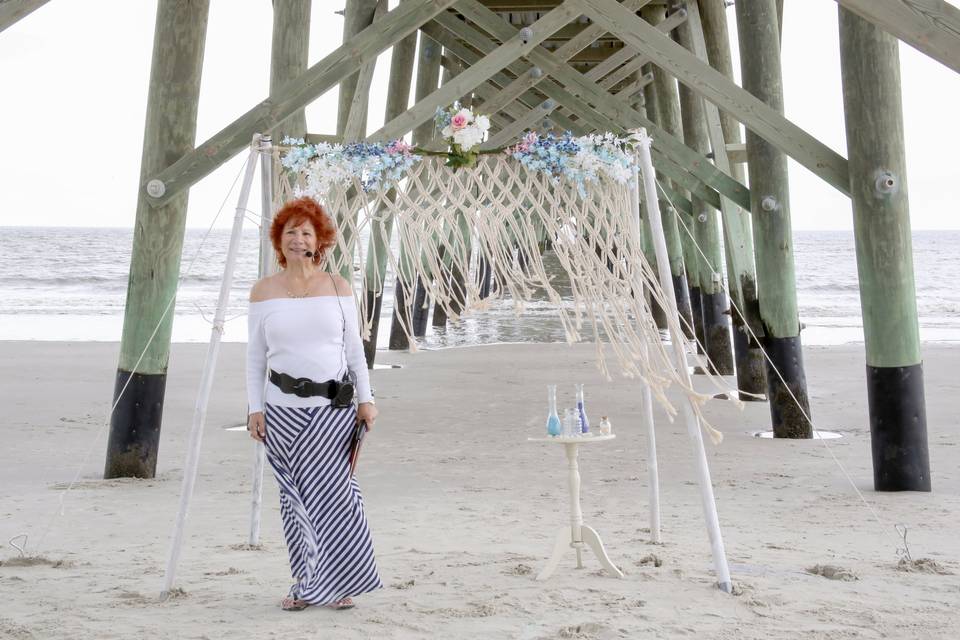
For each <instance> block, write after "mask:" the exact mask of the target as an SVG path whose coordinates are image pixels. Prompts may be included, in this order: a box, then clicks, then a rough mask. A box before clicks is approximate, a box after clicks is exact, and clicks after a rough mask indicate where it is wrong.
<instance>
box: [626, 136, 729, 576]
mask: <svg viewBox="0 0 960 640" xmlns="http://www.w3.org/2000/svg"><path fill="white" fill-rule="evenodd" d="M640 134H641V138H642V139H641V141H640V143H639V144H638V145H637V147H638V150H639V157H640V169H641V171H642V172H643V194H644V199H645V202H646V204H647V215H648V216H649V217H650V231H651V234H652V235H653V246H654V249H655V251H656V254H657V271H658V272H659V275H660V286H661V288H662V289H663V294H664V297H665V298H666V300H667V306H668V307H669V308H668V309H667V313H668V315H669V317H670V318H672V319H673V322H669V323H668V324H669V326H670V340H671V342H672V343H673V353H674V359H675V363H674V365H675V366H676V369H677V373H678V374H680V375H681V376H682V377H683V379H684V381H685V382H686V384H687V386H690V385H691V380H690V370H689V369H687V362H686V353H685V349H684V339H683V332H682V331H681V330H680V316H679V314H678V313H677V299H676V295H675V293H674V291H673V280H672V278H671V276H670V270H669V267H668V265H669V264H670V263H669V261H668V260H669V259H668V257H667V241H666V240H665V239H664V236H663V223H662V221H661V219H660V205H659V203H658V202H657V183H656V178H655V174H654V169H653V160H652V159H651V158H650V138H649V137H647V135H646V130H644V129H641V130H640ZM691 403H692V400H690V398H687V399H686V402H685V403H684V406H683V417H684V419H685V420H686V423H687V433H688V434H689V435H690V438H691V439H692V440H693V447H694V452H695V458H696V464H697V480H698V482H699V484H700V498H701V502H702V504H703V515H704V519H705V520H706V522H707V533H708V534H709V536H710V547H711V549H712V551H713V565H714V569H715V571H716V573H717V583H718V586H719V587H720V590H721V591H724V592H726V593H730V592H731V591H732V590H733V585H732V583H731V581H730V568H729V567H728V566H727V555H726V552H725V551H724V548H723V536H722V534H721V533H720V521H719V518H718V517H717V504H716V500H715V499H714V497H713V484H712V482H711V480H710V468H709V467H708V466H707V454H706V451H705V450H704V447H703V433H702V432H701V431H700V421H699V419H698V418H697V415H696V412H695V411H694V410H693V405H692V404H691Z"/></svg>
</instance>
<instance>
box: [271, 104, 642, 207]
mask: <svg viewBox="0 0 960 640" xmlns="http://www.w3.org/2000/svg"><path fill="white" fill-rule="evenodd" d="M434 123H435V125H436V127H437V129H439V130H440V133H441V135H443V137H444V139H445V141H446V142H447V150H446V151H430V150H427V149H420V148H417V147H412V146H410V145H409V144H407V143H406V142H404V140H403V139H398V140H394V141H392V142H389V143H367V142H352V143H349V144H343V145H341V144H329V143H326V142H322V143H319V144H313V145H311V144H305V143H304V141H303V139H295V138H289V137H287V138H284V140H283V144H284V145H286V146H287V147H288V148H287V150H286V152H285V153H284V154H283V156H282V158H281V160H280V162H281V164H282V165H283V166H284V167H286V168H287V169H289V170H290V171H293V172H295V173H302V174H303V175H304V176H305V177H306V184H305V185H303V186H298V187H297V188H296V189H295V192H296V193H297V195H311V196H314V197H321V196H323V195H324V194H326V193H327V192H328V191H329V190H330V188H331V187H332V186H335V185H336V186H346V185H348V184H349V183H350V182H351V181H352V180H353V178H354V177H357V178H358V179H359V181H360V186H361V188H362V189H363V190H364V191H367V192H369V191H376V190H378V189H382V188H384V187H385V186H389V185H391V184H394V183H396V182H397V181H399V180H401V179H402V178H403V177H404V176H405V175H406V174H407V173H408V172H409V171H410V169H411V168H412V167H413V165H414V164H416V163H417V162H419V161H420V160H421V158H422V157H423V156H426V155H437V156H445V157H446V158H447V163H446V164H447V166H448V167H451V168H452V169H453V170H454V171H456V170H458V169H460V168H464V167H466V168H469V167H473V166H475V165H476V163H477V159H478V157H479V156H480V155H481V154H498V153H506V154H507V155H509V156H511V157H513V158H514V159H516V160H518V161H519V162H520V163H521V164H523V166H524V167H526V168H527V169H529V170H530V171H537V172H540V173H545V174H547V175H549V176H551V177H552V178H553V179H554V180H555V181H556V182H559V181H560V180H566V181H568V182H570V183H572V184H574V185H576V187H577V190H578V191H579V192H580V194H581V195H582V196H586V195H587V187H588V186H593V185H596V184H598V183H599V181H600V179H601V178H607V179H609V180H612V181H614V182H616V183H619V184H626V183H627V182H628V181H629V180H630V178H631V176H632V175H633V171H634V169H635V166H636V161H635V159H634V155H633V151H632V150H633V146H634V145H635V144H636V143H637V142H638V141H639V137H638V134H631V135H629V136H627V137H626V138H621V137H618V136H615V135H614V134H612V133H605V134H602V135H599V134H593V135H586V136H580V137H575V136H573V134H571V133H569V132H567V133H565V134H562V135H560V136H554V135H553V134H547V135H545V136H541V135H539V134H537V133H536V132H530V133H528V134H526V135H525V136H524V137H523V138H522V139H521V140H520V142H518V143H517V144H515V145H513V146H510V147H505V148H501V149H484V150H481V149H478V147H479V145H480V143H482V142H483V140H484V138H485V137H486V133H487V131H488V130H489V128H490V120H489V118H488V117H487V116H484V115H476V114H474V113H473V111H471V110H470V109H465V108H462V107H461V106H460V105H459V104H458V103H456V102H455V103H453V105H452V106H451V107H450V108H449V109H446V110H444V109H439V108H438V109H437V113H436V115H435V116H434Z"/></svg>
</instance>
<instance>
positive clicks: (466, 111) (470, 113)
mask: <svg viewBox="0 0 960 640" xmlns="http://www.w3.org/2000/svg"><path fill="white" fill-rule="evenodd" d="M455 115H458V116H463V117H464V119H465V120H466V121H467V124H470V123H471V122H473V111H470V109H460V111H458V112H457V113H456V114H455Z"/></svg>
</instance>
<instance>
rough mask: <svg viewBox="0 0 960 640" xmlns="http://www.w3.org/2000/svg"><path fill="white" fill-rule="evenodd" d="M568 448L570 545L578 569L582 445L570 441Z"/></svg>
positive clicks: (579, 563)
mask: <svg viewBox="0 0 960 640" xmlns="http://www.w3.org/2000/svg"><path fill="white" fill-rule="evenodd" d="M564 446H565V447H566V449H567V463H568V468H569V470H570V546H571V547H573V548H574V549H575V550H576V552H577V569H583V534H582V533H581V531H580V529H581V527H582V526H583V511H582V510H581V509H580V466H579V464H578V463H577V457H578V454H579V452H580V451H579V450H580V445H578V444H576V443H569V444H565V445H564Z"/></svg>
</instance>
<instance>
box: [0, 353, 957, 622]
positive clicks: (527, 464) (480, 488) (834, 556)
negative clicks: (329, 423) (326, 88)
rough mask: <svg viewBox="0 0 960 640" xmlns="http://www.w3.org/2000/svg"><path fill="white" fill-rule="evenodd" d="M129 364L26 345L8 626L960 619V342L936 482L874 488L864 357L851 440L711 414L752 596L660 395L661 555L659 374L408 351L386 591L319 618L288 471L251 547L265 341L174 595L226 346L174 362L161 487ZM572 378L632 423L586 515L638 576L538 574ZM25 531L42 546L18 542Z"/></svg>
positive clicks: (852, 356) (933, 435) (935, 463)
mask: <svg viewBox="0 0 960 640" xmlns="http://www.w3.org/2000/svg"><path fill="white" fill-rule="evenodd" d="M118 350H119V346H118V345H117V344H114V343H48V342H23V343H16V342H4V343H0V377H2V380H3V383H2V387H0V394H2V399H3V405H2V406H3V410H4V420H3V422H2V423H0V435H2V438H3V445H4V446H3V448H2V450H0V484H2V490H0V541H2V542H3V544H4V549H3V550H2V551H0V560H2V562H3V564H2V566H0V638H3V639H7V638H17V639H28V638H98V639H99V638H147V637H149V638H227V637H229V638H293V637H307V636H311V637H330V638H334V637H336V638H370V637H376V638H383V639H385V638H530V639H536V638H585V639H586V638H591V639H593V638H596V639H606V638H647V637H649V638H674V637H683V636H694V635H696V636H698V637H702V638H804V639H807V640H809V639H811V638H954V637H956V629H957V628H960V607H958V605H960V535H958V524H960V446H958V445H960V419H958V417H957V416H958V412H957V408H958V403H960V400H958V396H960V394H958V391H960V382H958V380H957V377H956V375H955V372H954V369H955V365H956V362H958V358H960V346H950V345H930V344H928V345H925V347H924V356H925V377H926V400H927V416H928V425H929V427H928V428H929V443H930V458H931V467H932V472H933V487H934V491H933V492H932V493H927V494H924V493H896V494H893V493H884V494H878V493H875V492H873V490H872V486H873V482H872V471H871V463H870V441H869V427H868V421H867V408H866V389H865V383H864V355H863V346H862V345H848V346H842V347H821V348H817V347H812V348H808V349H806V352H805V358H806V365H807V379H808V383H809V389H810V397H811V404H812V411H813V418H814V422H815V424H816V426H817V428H818V429H823V430H833V431H839V432H841V433H842V434H843V438H842V439H839V440H831V441H827V442H824V441H772V440H764V439H758V438H755V437H753V436H752V435H751V433H752V432H754V431H756V430H763V429H768V428H769V413H768V408H767V406H766V405H765V404H760V403H754V404H749V405H747V406H746V407H745V408H744V410H743V411H740V410H738V409H737V408H736V407H735V406H733V405H732V404H731V403H729V402H723V401H713V402H711V403H709V404H708V406H707V407H706V408H705V414H706V416H707V417H708V418H709V419H710V420H711V422H712V423H713V424H714V425H715V426H716V427H717V428H719V429H720V430H721V431H722V432H723V433H724V435H725V440H724V442H723V443H722V444H721V445H719V446H714V445H712V444H710V442H709V441H707V457H708V460H709V464H710V469H711V472H712V474H713V484H714V488H715V491H716V499H717V508H718V511H719V517H720V523H721V526H722V531H723V536H724V542H725V544H726V550H727V554H728V558H729V562H730V568H731V572H732V575H733V580H734V583H735V584H736V586H737V595H732V596H731V595H726V594H724V593H722V592H720V591H719V590H718V589H717V588H716V587H715V586H714V582H715V578H714V574H713V569H712V561H711V555H710V546H709V541H708V537H707V532H706V529H705V526H704V519H703V512H702V508H701V502H700V494H699V491H698V488H697V485H696V476H695V472H694V466H693V456H692V447H691V442H690V439H689V437H688V436H687V433H686V429H685V427H684V426H683V425H682V424H679V423H670V422H669V421H668V420H667V419H666V418H665V414H664V412H663V411H662V410H661V409H660V408H659V407H658V408H656V409H655V417H656V420H657V427H658V431H657V437H658V448H659V468H660V482H661V487H662V498H661V503H662V516H663V540H664V542H663V544H660V545H653V544H650V542H649V538H650V534H649V529H648V524H649V520H648V518H649V516H648V504H649V499H648V490H647V488H648V476H647V469H648V467H647V462H646V455H647V436H646V434H645V433H644V432H643V430H642V429H641V425H640V421H639V415H640V395H639V393H638V385H637V383H636V381H632V380H626V379H616V380H614V381H613V382H606V381H605V380H604V379H603V378H602V376H601V375H600V374H599V372H598V371H597V369H596V366H595V360H594V355H593V347H592V346H590V345H576V346H572V347H571V346H567V345H496V346H488V347H475V348H464V349H453V350H445V351H432V352H423V351H422V352H419V353H416V354H406V353H387V352H383V353H381V354H379V356H378V360H379V361H380V362H383V363H397V364H401V365H403V367H404V368H403V369H392V370H377V371H375V372H373V379H374V386H375V388H376V390H377V393H378V400H379V402H378V406H379V407H380V409H381V418H380V420H379V421H378V424H377V427H376V429H375V430H374V431H373V432H372V434H371V436H370V437H369V439H368V441H367V443H366V445H365V447H364V451H363V455H362V457H361V462H360V468H359V472H358V479H359V482H360V484H361V487H362V488H363V491H364V498H365V502H366V508H367V514H368V517H369V520H370V524H371V527H372V530H373V535H374V543H375V547H376V550H377V557H378V562H379V566H380V571H381V574H382V576H383V580H384V583H385V584H386V588H385V589H383V590H382V591H379V592H376V593H374V594H370V595H366V596H362V597H359V598H357V603H358V606H357V608H356V609H353V610H351V611H332V610H327V609H318V608H310V609H307V610H306V611H303V612H300V613H287V612H283V611H281V610H280V609H279V607H278V602H279V599H280V598H281V596H283V595H284V594H285V592H286V590H287V587H288V586H289V583H290V578H289V570H288V566H287V557H286V552H285V549H284V543H283V539H282V536H281V529H280V516H279V509H278V498H277V489H276V483H275V481H274V480H273V477H272V475H270V472H269V470H268V471H267V479H266V481H265V483H264V508H263V529H262V541H263V545H262V548H260V549H256V550H251V549H248V548H246V547H245V542H246V540H247V531H248V527H249V510H250V497H249V493H250V489H249V486H250V474H251V466H252V465H251V463H252V455H253V453H252V452H253V446H252V443H251V441H250V440H249V438H248V436H247V434H246V432H245V431H228V430H226V428H227V427H231V426H236V425H239V424H241V423H243V422H244V421H245V415H244V414H245V397H244V389H243V345H239V344H225V345H223V348H222V350H221V359H220V363H219V366H218V369H217V377H216V382H215V384H214V389H213V397H212V399H211V402H210V408H209V412H208V415H207V421H206V424H207V426H206V430H205V433H204V441H203V454H202V462H201V466H200V475H199V478H198V481H197V486H196V493H195V496H194V501H193V503H192V509H191V513H190V520H189V523H188V529H187V534H186V539H185V545H184V549H183V556H182V559H181V562H180V565H179V573H178V577H177V581H176V586H177V587H178V591H177V592H176V593H175V597H173V598H171V599H169V600H168V601H166V602H164V603H159V602H158V600H157V596H158V594H159V591H160V589H161V586H162V579H163V570H164V565H165V563H166V556H167V553H168V545H169V538H170V533H171V529H172V525H173V520H174V516H175V513H176V509H177V504H178V500H179V494H180V483H181V478H182V469H183V460H184V454H185V439H186V434H187V431H188V428H189V425H190V423H191V419H192V413H193V407H194V404H195V402H196V394H197V387H198V382H199V377H200V371H201V368H202V366H203V359H204V354H205V351H206V347H205V345H174V347H173V349H172V357H171V366H170V377H169V380H168V384H167V394H166V405H165V409H164V427H163V436H162V443H161V448H160V461H159V468H158V473H157V477H156V478H155V479H152V480H113V481H103V480H100V479H98V478H99V475H100V472H101V470H102V466H103V456H104V451H105V446H106V445H105V439H106V432H107V430H106V428H105V427H104V426H103V423H104V418H105V413H106V410H107V408H108V402H109V400H110V394H111V391H112V387H113V379H114V374H115V368H116V362H117V355H118ZM551 382H555V383H558V384H560V394H559V395H560V398H559V401H560V405H561V410H562V407H563V406H569V405H572V404H573V383H575V382H584V383H586V404H587V411H588V414H589V415H590V417H591V419H592V420H593V422H594V423H596V422H598V421H599V418H600V415H601V414H607V415H609V416H610V420H611V422H612V423H613V427H614V431H615V432H616V434H617V436H618V437H617V439H616V440H613V441H610V442H603V443H595V444H593V445H591V446H587V447H582V448H581V456H580V468H581V475H582V483H583V484H582V492H583V512H584V518H585V520H586V522H587V523H588V524H590V525H592V526H593V527H594V528H595V529H597V531H598V532H599V533H600V535H601V537H602V538H603V540H604V543H605V544H606V547H607V550H608V552H609V554H610V556H611V558H612V559H613V561H614V562H615V563H616V564H617V565H618V566H620V567H621V568H622V570H623V572H624V573H625V574H626V575H625V577H624V579H622V580H618V579H615V578H612V577H609V576H607V575H605V574H603V573H602V572H601V571H600V566H599V564H598V563H597V561H596V559H595V558H594V557H593V556H592V555H591V554H590V553H589V552H587V553H586V554H585V562H584V564H585V568H584V569H580V570H578V569H576V568H575V559H574V554H573V552H572V551H571V552H570V554H569V557H567V558H565V560H564V562H563V563H562V564H561V565H560V567H559V569H558V570H557V572H556V573H555V574H554V575H553V577H552V578H550V579H549V580H547V581H546V582H542V583H541V582H537V581H535V579H534V577H535V575H536V574H537V573H538V572H539V571H540V569H541V568H542V567H543V566H544V564H545V562H546V560H547V557H548V556H549V554H550V552H551V550H552V545H553V539H554V536H555V535H556V531H557V530H558V529H559V528H560V527H562V526H564V525H566V524H568V523H569V510H568V493H567V475H566V460H565V458H564V454H563V448H562V447H559V446H557V445H555V444H546V443H532V442H527V441H526V439H527V437H529V436H538V435H541V433H542V431H543V425H544V421H545V413H546V393H545V385H546V384H548V383H551ZM833 456H835V457H836V461H835V460H834V458H833ZM838 463H839V464H838ZM839 465H842V466H843V467H844V468H845V469H846V471H847V473H849V476H850V478H851V479H852V481H853V484H854V485H856V487H857V488H858V489H859V490H860V491H862V492H863V496H864V498H865V499H866V501H867V502H868V503H869V504H870V508H868V507H867V506H866V505H864V503H863V502H862V501H861V499H860V498H859V497H858V495H857V492H856V491H855V490H854V488H853V486H851V484H850V482H848V480H847V479H846V477H845V475H844V472H843V471H841V468H840V466H839ZM78 473H79V480H78V481H77V482H76V484H75V485H74V486H73V489H72V490H71V491H69V492H67V493H65V492H64V489H65V488H66V487H67V486H68V485H69V483H70V482H71V480H73V478H74V477H75V476H77V475H78ZM871 508H872V509H873V510H874V511H875V513H876V518H875V517H874V515H873V513H871ZM878 520H879V522H878ZM895 523H903V524H905V525H906V526H907V527H908V537H907V542H908V544H909V548H910V551H911V553H912V555H913V558H914V559H919V558H925V559H928V560H929V561H931V562H927V563H926V564H920V565H917V566H916V567H914V568H915V569H916V570H915V571H904V570H902V568H900V567H898V560H899V556H898V555H897V548H898V546H899V545H900V544H901V540H900V539H899V537H898V535H897V533H896V531H895V530H894V524H895ZM22 533H26V534H28V535H29V539H28V551H30V552H31V553H37V554H39V558H35V559H33V560H29V561H24V560H20V559H18V558H17V555H18V554H17V552H16V551H15V550H14V549H13V548H12V547H9V546H6V541H7V540H8V539H10V538H11V537H13V536H16V535H18V534H22ZM653 557H655V559H656V561H654V558H653ZM818 565H819V568H818ZM938 568H939V569H941V570H942V571H944V572H949V573H937V572H936V569H938ZM811 570H814V571H813V572H811ZM828 576H830V577H828Z"/></svg>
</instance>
